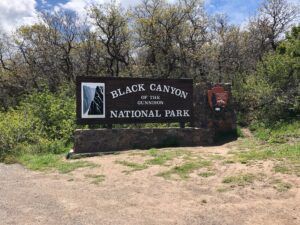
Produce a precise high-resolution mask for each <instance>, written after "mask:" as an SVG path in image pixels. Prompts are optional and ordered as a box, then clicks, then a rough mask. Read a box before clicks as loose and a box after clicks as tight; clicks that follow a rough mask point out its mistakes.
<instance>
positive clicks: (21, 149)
mask: <svg viewBox="0 0 300 225" xmlns="http://www.w3.org/2000/svg"><path fill="white" fill-rule="evenodd" d="M75 126H76V125H75V103H74V99H73V97H70V96H69V95H68V93H66V92H65V91H62V92H61V93H60V94H51V93H50V92H48V91H45V92H41V93H39V92H34V93H32V94H31V95H28V96H26V97H25V98H24V99H23V100H22V101H21V103H20V105H19V106H18V107H16V108H15V109H12V108H11V109H9V110H8V111H6V112H0V160H4V158H5V157H7V156H12V155H15V156H18V155H20V154H25V153H54V154H58V153H62V152H65V151H66V146H68V144H69V143H70V142H71V140H72V135H73V132H74V129H75Z"/></svg>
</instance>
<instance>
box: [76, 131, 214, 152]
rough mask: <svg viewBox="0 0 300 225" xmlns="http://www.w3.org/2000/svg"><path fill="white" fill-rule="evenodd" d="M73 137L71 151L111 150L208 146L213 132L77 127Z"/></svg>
mask: <svg viewBox="0 0 300 225" xmlns="http://www.w3.org/2000/svg"><path fill="white" fill-rule="evenodd" d="M74 139H75V143H74V153H94V152H113V151H122V150H130V149H149V148H153V147H177V146H186V147H189V146H203V145H210V144H212V143H213V141H214V140H213V139H214V131H213V130H212V129H204V128H183V129H182V128H153V129H149V128H145V129H93V130H89V129H86V130H81V129H80V130H76V131H75V138H74Z"/></svg>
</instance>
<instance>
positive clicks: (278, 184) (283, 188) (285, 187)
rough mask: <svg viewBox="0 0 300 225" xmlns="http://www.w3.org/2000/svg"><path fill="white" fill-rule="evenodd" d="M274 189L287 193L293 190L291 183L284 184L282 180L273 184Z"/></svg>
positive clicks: (277, 180)
mask: <svg viewBox="0 0 300 225" xmlns="http://www.w3.org/2000/svg"><path fill="white" fill-rule="evenodd" d="M272 184H273V188H274V189H275V190H277V191H278V192H286V191H288V190H290V189H291V188H292V185H291V184H290V183H287V182H284V181H282V180H280V179H276V180H274V181H273V182H272Z"/></svg>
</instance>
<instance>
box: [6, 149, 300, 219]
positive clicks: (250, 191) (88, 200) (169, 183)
mask: <svg viewBox="0 0 300 225" xmlns="http://www.w3.org/2000/svg"><path fill="white" fill-rule="evenodd" d="M234 146H235V143H228V144H225V145H221V146H216V147H197V148H180V150H184V151H190V152H192V153H193V154H198V155H201V156H203V157H209V158H212V160H213V168H212V170H213V171H214V174H213V175H211V176H209V177H202V176H199V175H198V174H199V173H201V171H202V172H205V171H206V170H207V168H200V169H198V170H195V171H193V172H192V173H190V174H189V178H187V179H180V178H178V177H176V176H175V177H173V178H172V179H165V178H164V177H161V176H157V174H158V173H159V172H162V171H166V170H168V169H169V168H170V167H171V166H174V165H176V164H179V163H180V160H181V159H174V160H173V161H172V162H170V165H151V166H149V167H148V168H145V169H141V170H137V171H131V170H132V168H129V167H127V166H125V165H122V164H120V163H116V161H124V160H125V161H130V162H139V163H143V162H144V161H145V160H147V159H148V158H149V156H147V155H144V154H145V153H144V151H127V152H123V153H120V154H117V155H104V156H97V157H92V158H84V159H80V160H84V161H90V162H93V163H96V164H98V165H100V166H98V167H93V168H90V167H88V168H80V169H77V170H75V171H73V172H71V173H68V174H59V173H57V172H33V171H29V170H27V169H25V168H23V167H22V166H20V165H17V164H14V165H5V164H0V224H1V225H2V224H22V225H25V224H34V225H38V224H43V225H46V224H47V225H48V224H49V225H50V224H53V225H58V224H70V225H79V224H101V225H102V224H113V225H117V224H130V225H135V224H136V225H141V224H145V225H150V224H197V225H206V224H207V225H208V224H209V225H213V224H216V225H219V224H222V225H224V224H238V225H241V224H245V225H246V224H248V225H259V224H263V225H268V224H270V225H276V224H284V225H296V224H300V178H299V177H297V176H295V175H286V174H278V173H276V174H275V172H273V170H272V163H273V162H272V161H263V162H256V163H253V164H250V165H245V164H241V163H224V159H223V160H222V157H227V155H228V154H229V152H230V151H231V150H232V149H234ZM216 155H217V156H216ZM124 171H125V172H124ZM126 171H131V172H126ZM240 173H253V174H261V173H264V175H263V176H262V177H261V178H260V179H257V180H255V181H253V182H250V183H248V184H247V185H232V184H226V183H224V182H223V179H224V178H225V177H227V176H231V175H234V174H240ZM97 175H101V176H99V177H97ZM275 178H276V179H277V178H278V179H281V180H283V181H285V182H288V183H290V184H291V185H292V187H291V188H290V189H288V190H286V191H278V190H276V189H275V188H274V186H273V184H272V180H274V179H275ZM97 179H99V180H97Z"/></svg>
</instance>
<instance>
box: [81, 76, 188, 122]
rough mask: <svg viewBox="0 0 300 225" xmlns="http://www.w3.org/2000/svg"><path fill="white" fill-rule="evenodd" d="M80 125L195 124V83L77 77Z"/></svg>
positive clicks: (180, 80) (185, 80)
mask: <svg viewBox="0 0 300 225" xmlns="http://www.w3.org/2000/svg"><path fill="white" fill-rule="evenodd" d="M76 85H77V92H76V93H77V123H78V124H120V123H141V122H142V123H156V122H182V123H184V122H192V119H193V80H192V79H147V78H115V77H77V80H76Z"/></svg>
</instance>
